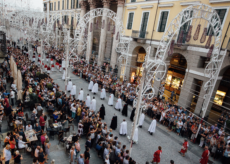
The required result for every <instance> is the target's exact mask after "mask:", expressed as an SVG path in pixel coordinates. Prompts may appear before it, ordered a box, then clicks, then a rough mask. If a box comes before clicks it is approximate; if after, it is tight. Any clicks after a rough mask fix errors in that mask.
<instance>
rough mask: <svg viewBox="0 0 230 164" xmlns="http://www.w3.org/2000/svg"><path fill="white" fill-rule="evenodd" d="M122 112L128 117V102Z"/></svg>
mask: <svg viewBox="0 0 230 164" xmlns="http://www.w3.org/2000/svg"><path fill="white" fill-rule="evenodd" d="M121 113H122V115H123V116H126V117H127V116H128V104H127V103H125V105H124V107H123V109H122V111H121Z"/></svg>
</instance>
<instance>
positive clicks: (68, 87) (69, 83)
mask: <svg viewBox="0 0 230 164" xmlns="http://www.w3.org/2000/svg"><path fill="white" fill-rule="evenodd" d="M72 86H73V83H72V81H69V82H68V85H67V91H70V90H71V89H72Z"/></svg>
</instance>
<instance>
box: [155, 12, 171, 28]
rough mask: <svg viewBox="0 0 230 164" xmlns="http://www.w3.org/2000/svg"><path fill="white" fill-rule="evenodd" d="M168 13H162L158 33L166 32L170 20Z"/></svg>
mask: <svg viewBox="0 0 230 164" xmlns="http://www.w3.org/2000/svg"><path fill="white" fill-rule="evenodd" d="M168 14H169V12H168V11H162V12H161V16H160V22H159V26H158V32H165V27H166V24H167V19H168Z"/></svg>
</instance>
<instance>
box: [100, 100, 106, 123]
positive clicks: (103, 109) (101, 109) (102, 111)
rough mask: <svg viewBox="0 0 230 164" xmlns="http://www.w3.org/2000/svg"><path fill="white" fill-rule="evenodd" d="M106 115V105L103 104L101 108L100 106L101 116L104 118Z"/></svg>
mask: <svg viewBox="0 0 230 164" xmlns="http://www.w3.org/2000/svg"><path fill="white" fill-rule="evenodd" d="M104 116H105V107H104V105H103V104H102V105H101V108H100V118H102V119H103V120H104Z"/></svg>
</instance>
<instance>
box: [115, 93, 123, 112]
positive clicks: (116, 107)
mask: <svg viewBox="0 0 230 164" xmlns="http://www.w3.org/2000/svg"><path fill="white" fill-rule="evenodd" d="M115 109H116V110H119V111H120V110H121V109H122V101H121V98H120V96H119V98H118V99H117V102H116V105H115Z"/></svg>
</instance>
